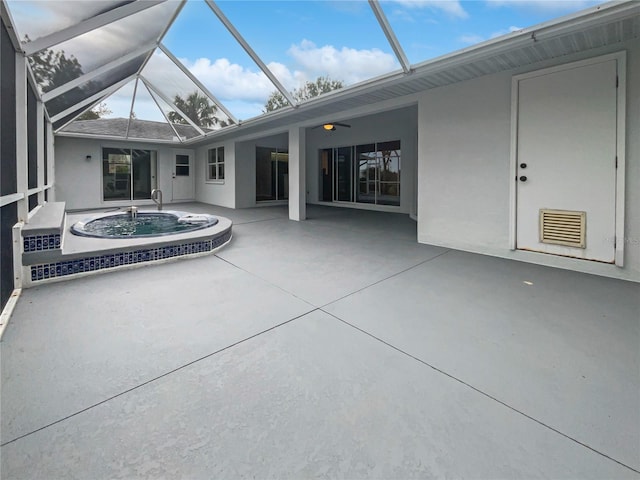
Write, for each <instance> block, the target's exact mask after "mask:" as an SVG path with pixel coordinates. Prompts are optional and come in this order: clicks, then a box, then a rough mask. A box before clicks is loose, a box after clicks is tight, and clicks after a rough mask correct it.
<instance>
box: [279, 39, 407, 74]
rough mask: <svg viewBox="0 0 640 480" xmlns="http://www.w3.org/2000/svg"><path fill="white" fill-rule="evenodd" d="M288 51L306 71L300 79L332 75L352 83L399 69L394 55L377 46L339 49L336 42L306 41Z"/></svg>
mask: <svg viewBox="0 0 640 480" xmlns="http://www.w3.org/2000/svg"><path fill="white" fill-rule="evenodd" d="M287 53H288V54H289V55H291V57H292V58H293V59H294V60H295V61H296V63H297V64H298V66H299V67H300V70H301V71H302V72H304V74H300V75H299V78H301V79H302V78H303V77H304V79H305V80H314V79H315V78H316V77H318V76H320V75H328V76H329V77H330V78H331V79H333V80H342V81H343V82H344V83H346V84H352V83H357V82H360V81H363V80H367V79H369V78H372V77H375V76H378V75H382V74H384V73H388V72H390V71H392V70H395V69H397V68H399V65H398V62H397V61H396V58H395V57H394V56H393V55H391V54H389V53H385V52H383V51H381V50H378V49H377V48H373V49H371V50H356V49H354V48H348V47H342V48H341V49H337V48H335V47H333V46H332V45H325V46H323V47H317V46H316V45H315V44H314V43H313V42H310V41H308V40H303V41H302V42H301V43H300V44H299V45H292V46H291V48H289V50H288V51H287Z"/></svg>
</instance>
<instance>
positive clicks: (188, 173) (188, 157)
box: [171, 152, 195, 201]
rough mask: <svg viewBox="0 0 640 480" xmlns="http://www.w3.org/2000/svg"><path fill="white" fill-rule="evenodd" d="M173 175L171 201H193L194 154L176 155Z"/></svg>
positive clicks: (180, 153) (174, 156)
mask: <svg viewBox="0 0 640 480" xmlns="http://www.w3.org/2000/svg"><path fill="white" fill-rule="evenodd" d="M172 175H173V180H172V184H171V199H172V200H173V201H176V200H193V198H194V196H195V185H194V176H193V153H191V152H178V153H174V155H173V173H172Z"/></svg>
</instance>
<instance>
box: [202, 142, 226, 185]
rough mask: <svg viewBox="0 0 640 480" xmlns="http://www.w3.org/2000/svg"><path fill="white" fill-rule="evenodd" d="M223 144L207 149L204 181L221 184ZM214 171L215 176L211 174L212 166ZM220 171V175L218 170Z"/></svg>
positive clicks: (223, 173) (223, 163)
mask: <svg viewBox="0 0 640 480" xmlns="http://www.w3.org/2000/svg"><path fill="white" fill-rule="evenodd" d="M224 160H225V159H224V145H222V146H219V147H213V148H209V149H208V150H207V171H206V175H207V176H206V178H207V181H206V183H214V184H222V183H224V180H225V171H224V170H225V162H224ZM212 167H213V169H214V170H213V171H215V176H213V175H211V172H212V169H211V168H212ZM221 171H222V175H220V172H221Z"/></svg>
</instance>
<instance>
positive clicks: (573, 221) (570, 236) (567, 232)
mask: <svg viewBox="0 0 640 480" xmlns="http://www.w3.org/2000/svg"><path fill="white" fill-rule="evenodd" d="M586 232H587V212H575V211H568V210H548V209H540V242H541V243H552V244H554V245H566V246H568V247H576V248H586V246H587V242H586Z"/></svg>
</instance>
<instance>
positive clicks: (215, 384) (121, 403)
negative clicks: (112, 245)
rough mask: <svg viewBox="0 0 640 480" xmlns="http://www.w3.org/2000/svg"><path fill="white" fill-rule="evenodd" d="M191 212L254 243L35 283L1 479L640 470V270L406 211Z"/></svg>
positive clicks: (639, 473) (5, 376) (19, 330)
mask: <svg viewBox="0 0 640 480" xmlns="http://www.w3.org/2000/svg"><path fill="white" fill-rule="evenodd" d="M180 208H181V209H185V210H190V211H195V212H210V213H214V214H216V213H217V214H219V215H223V216H226V217H228V218H230V219H232V220H233V222H234V226H233V233H234V239H233V240H232V241H231V243H230V244H229V245H228V246H227V247H226V248H224V249H222V250H221V251H219V252H218V253H216V254H215V255H211V256H206V257H200V258H194V259H188V260H179V261H176V262H172V263H166V264H162V265H153V266H146V267H144V268H138V269H134V270H127V271H117V272H111V273H106V274H104V275H98V276H92V277H88V278H86V279H76V280H70V281H66V282H61V283H56V284H50V285H42V286H39V287H35V288H32V289H29V290H25V291H24V292H23V294H22V297H21V298H20V301H19V303H18V305H17V307H16V309H15V311H14V314H13V317H12V319H11V322H10V324H9V326H8V328H7V331H6V333H5V336H4V339H3V341H2V343H0V348H1V350H2V351H1V361H2V366H1V367H2V368H1V370H2V405H1V412H0V413H1V417H2V418H1V420H2V432H1V434H2V435H1V439H2V447H1V462H2V464H1V471H0V476H1V477H2V478H3V479H10V478H30V479H36V478H43V479H53V478H91V479H98V478H203V479H204V478H245V477H250V478H254V477H255V478H310V477H320V478H426V477H453V478H463V477H468V478H533V477H551V478H640V408H639V407H638V406H639V405H640V285H638V284H634V283H629V282H624V281H620V280H614V279H610V278H604V277H597V276H590V275H585V274H580V273H575V272H570V271H564V270H559V269H553V268H549V267H543V266H538V265H532V264H526V263H519V262H514V261H509V260H504V259H499V258H492V257H487V256H481V255H474V254H470V253H464V252H459V251H453V250H447V249H444V248H439V247H433V246H428V245H420V244H418V243H416V241H415V238H416V232H415V230H416V224H415V222H413V221H412V220H410V219H409V218H408V217H407V216H405V215H397V214H389V213H378V212H367V211H357V210H348V209H339V208H329V207H314V206H310V207H309V209H308V216H309V220H308V221H305V222H300V223H297V222H292V221H289V220H288V219H287V210H286V207H268V208H255V209H247V210H229V209H224V208H218V207H211V206H207V205H204V204H182V205H180Z"/></svg>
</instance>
